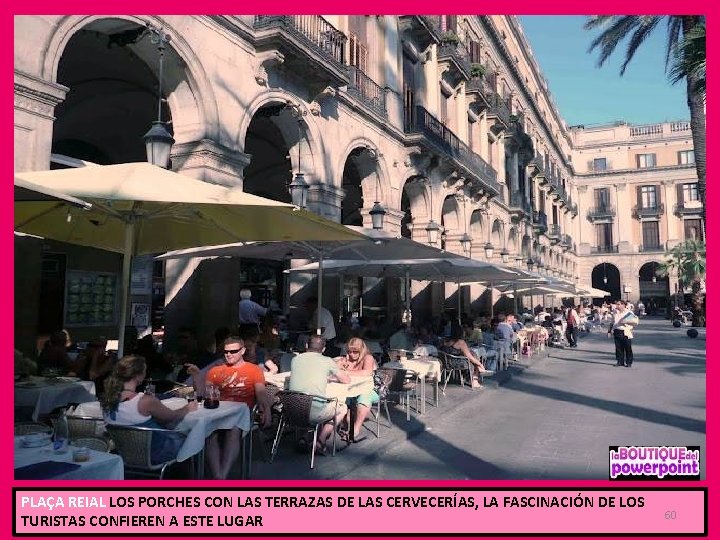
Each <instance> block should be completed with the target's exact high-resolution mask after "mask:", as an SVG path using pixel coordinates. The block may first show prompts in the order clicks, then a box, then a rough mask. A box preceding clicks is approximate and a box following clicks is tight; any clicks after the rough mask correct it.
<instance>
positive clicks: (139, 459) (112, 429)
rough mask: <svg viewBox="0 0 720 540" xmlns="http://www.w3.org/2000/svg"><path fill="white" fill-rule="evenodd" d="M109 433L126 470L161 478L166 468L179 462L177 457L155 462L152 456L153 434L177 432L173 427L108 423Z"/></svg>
mask: <svg viewBox="0 0 720 540" xmlns="http://www.w3.org/2000/svg"><path fill="white" fill-rule="evenodd" d="M107 430H108V433H110V437H112V440H113V442H114V443H115V450H116V451H117V453H118V454H120V457H122V459H123V462H124V464H125V470H126V471H127V472H131V473H134V474H137V475H139V476H152V477H154V476H156V475H159V478H160V480H162V479H163V476H164V475H165V470H166V469H167V468H168V467H169V466H170V465H172V464H173V463H176V462H177V459H176V458H173V459H170V460H168V461H164V462H162V463H153V462H152V460H151V458H150V449H151V445H152V438H153V436H157V435H159V434H161V433H177V432H176V431H173V430H172V429H156V428H146V427H139V426H120V425H116V424H108V425H107Z"/></svg>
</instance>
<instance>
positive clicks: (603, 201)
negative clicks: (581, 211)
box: [593, 188, 610, 212]
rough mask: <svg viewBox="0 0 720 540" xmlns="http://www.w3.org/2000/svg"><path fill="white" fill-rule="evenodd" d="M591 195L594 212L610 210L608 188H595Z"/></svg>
mask: <svg viewBox="0 0 720 540" xmlns="http://www.w3.org/2000/svg"><path fill="white" fill-rule="evenodd" d="M593 195H594V197H595V208H596V210H598V211H600V212H605V211H607V210H609V209H610V190H609V189H608V188H597V189H595V191H594V193H593Z"/></svg>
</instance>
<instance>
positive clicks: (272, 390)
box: [242, 385, 282, 480]
mask: <svg viewBox="0 0 720 540" xmlns="http://www.w3.org/2000/svg"><path fill="white" fill-rule="evenodd" d="M267 389H268V394H269V396H270V401H271V402H272V403H273V406H272V409H271V413H270V414H271V416H272V424H275V423H276V420H277V422H280V415H281V414H282V413H281V410H282V408H281V407H280V406H279V404H280V400H279V398H278V397H277V394H278V393H279V392H280V389H279V388H277V387H274V386H272V385H268V387H267ZM250 418H251V419H252V426H251V427H250V431H249V432H247V433H243V438H242V478H243V479H245V480H247V479H249V478H251V476H252V459H253V447H254V444H255V439H257V444H258V445H259V446H260V450H261V452H262V459H263V461H264V462H265V463H268V462H272V456H271V455H270V454H269V453H268V450H267V446H268V444H267V443H268V438H267V436H266V434H265V429H266V428H263V427H262V425H261V424H260V415H259V410H258V406H257V404H256V405H255V406H254V407H253V408H252V411H251V412H250ZM271 428H272V425H271V426H269V427H268V428H267V429H271ZM272 440H273V441H274V436H273V438H272Z"/></svg>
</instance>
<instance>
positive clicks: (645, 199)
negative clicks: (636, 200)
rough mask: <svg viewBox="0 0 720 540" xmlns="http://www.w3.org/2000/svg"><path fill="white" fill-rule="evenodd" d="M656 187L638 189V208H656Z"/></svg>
mask: <svg viewBox="0 0 720 540" xmlns="http://www.w3.org/2000/svg"><path fill="white" fill-rule="evenodd" d="M656 187H657V186H641V187H640V206H641V207H642V208H657V190H656Z"/></svg>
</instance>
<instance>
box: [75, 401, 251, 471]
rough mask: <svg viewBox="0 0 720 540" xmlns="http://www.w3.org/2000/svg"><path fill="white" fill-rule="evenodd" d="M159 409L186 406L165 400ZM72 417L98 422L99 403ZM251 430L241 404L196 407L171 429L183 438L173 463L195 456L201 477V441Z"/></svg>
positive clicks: (244, 408) (203, 450)
mask: <svg viewBox="0 0 720 540" xmlns="http://www.w3.org/2000/svg"><path fill="white" fill-rule="evenodd" d="M162 403H163V405H165V406H166V407H168V408H169V409H179V408H181V407H184V406H185V405H186V404H187V400H185V399H184V398H177V397H175V398H168V399H163V400H162ZM78 409H79V411H80V412H78V411H77V410H76V412H75V414H82V415H83V416H94V417H96V418H102V410H101V409H100V403H99V402H95V403H87V404H84V405H82V406H81V407H79V408H78ZM251 426H252V419H251V418H250V409H249V408H248V406H247V405H246V404H245V403H237V402H235V401H221V402H220V405H219V406H218V408H217V409H206V408H205V407H203V405H202V404H200V405H199V406H198V408H197V410H195V411H192V412H189V413H188V414H186V415H185V416H184V417H183V418H182V420H180V422H178V424H177V425H176V426H175V430H176V431H179V432H180V433H184V434H185V435H186V438H185V441H184V442H183V444H182V446H181V447H180V450H179V451H178V455H177V460H178V461H185V460H186V459H188V458H191V457H192V456H194V455H196V454H200V455H199V460H198V461H199V463H198V477H199V478H203V476H204V474H205V459H204V452H205V439H207V437H208V436H209V435H210V434H211V433H212V432H213V431H216V430H218V429H232V428H234V427H236V428H239V429H241V430H242V431H243V432H244V433H248V432H249V431H250V428H251Z"/></svg>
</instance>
